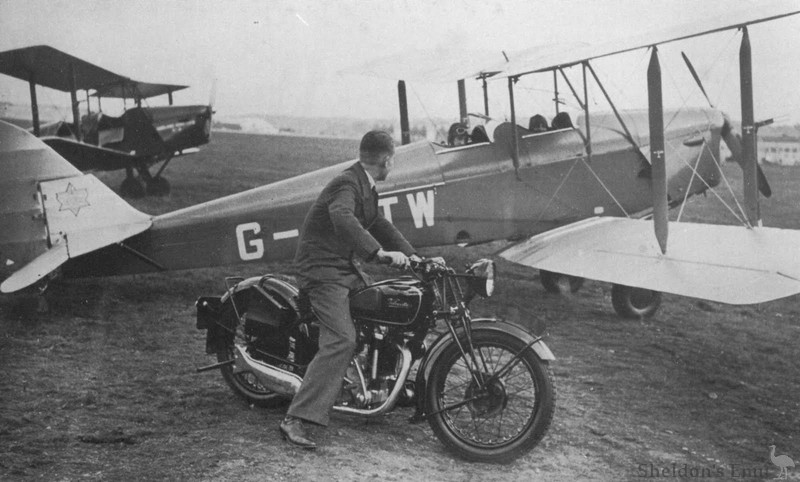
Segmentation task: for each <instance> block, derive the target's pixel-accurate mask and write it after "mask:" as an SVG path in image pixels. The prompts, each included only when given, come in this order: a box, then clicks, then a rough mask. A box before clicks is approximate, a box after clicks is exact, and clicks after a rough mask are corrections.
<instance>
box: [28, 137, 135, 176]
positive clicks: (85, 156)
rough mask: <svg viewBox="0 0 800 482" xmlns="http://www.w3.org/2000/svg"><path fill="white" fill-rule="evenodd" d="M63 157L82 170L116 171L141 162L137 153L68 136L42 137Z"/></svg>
mask: <svg viewBox="0 0 800 482" xmlns="http://www.w3.org/2000/svg"><path fill="white" fill-rule="evenodd" d="M41 139H42V141H43V142H44V143H45V144H47V145H48V146H50V148H52V149H53V150H54V151H56V152H57V153H59V154H60V155H61V157H63V158H64V159H66V160H67V161H69V162H70V164H72V165H73V166H75V167H76V168H78V169H79V170H81V171H116V170H119V169H125V168H126V167H136V166H138V165H139V163H140V162H141V159H140V158H138V157H137V156H136V155H135V154H130V153H127V152H123V151H117V150H115V149H108V148H106V147H100V146H95V145H93V144H87V143H85V142H78V141H76V140H73V139H69V138H66V137H57V136H53V137H42V138H41Z"/></svg>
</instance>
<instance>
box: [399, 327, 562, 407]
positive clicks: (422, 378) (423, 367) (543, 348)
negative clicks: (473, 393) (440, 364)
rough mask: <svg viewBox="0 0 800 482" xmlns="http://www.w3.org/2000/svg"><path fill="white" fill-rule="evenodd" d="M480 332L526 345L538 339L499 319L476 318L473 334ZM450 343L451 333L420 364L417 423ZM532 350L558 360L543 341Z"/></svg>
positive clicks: (543, 358)
mask: <svg viewBox="0 0 800 482" xmlns="http://www.w3.org/2000/svg"><path fill="white" fill-rule="evenodd" d="M479 331H500V332H504V333H508V334H509V335H511V336H514V337H516V338H519V339H520V340H522V342H523V343H525V344H528V343H531V342H534V340H536V339H537V338H538V337H537V336H535V335H533V334H531V333H529V332H528V331H527V330H525V329H524V328H522V327H521V326H519V325H515V324H513V323H509V322H507V321H504V320H500V319H497V318H474V319H473V320H472V333H477V332H479ZM463 332H464V329H463V328H460V329H457V330H456V333H457V334H458V335H459V338H461V335H462V334H463ZM450 343H453V335H452V334H451V333H449V332H448V333H445V334H443V335H442V336H440V337H439V338H437V339H436V341H434V342H433V345H432V346H431V347H430V348H429V349H428V351H427V353H426V354H425V358H423V360H422V361H421V362H420V365H419V368H418V369H417V376H416V379H415V381H414V388H415V391H416V413H415V414H414V416H413V417H412V419H413V420H415V421H422V420H424V419H425V416H426V414H425V398H426V393H425V392H426V390H427V387H428V378H429V377H430V373H431V370H432V369H433V366H434V365H435V364H436V361H437V360H438V359H439V357H440V356H441V355H442V353H443V352H444V349H445V348H446V347H447V346H448V345H449V344H450ZM531 349H533V351H534V353H536V356H538V357H539V359H540V360H544V361H551V360H555V359H556V357H555V356H554V355H553V352H552V351H550V348H548V347H547V345H545V343H544V341H542V340H538V341H536V342H535V343H533V345H531Z"/></svg>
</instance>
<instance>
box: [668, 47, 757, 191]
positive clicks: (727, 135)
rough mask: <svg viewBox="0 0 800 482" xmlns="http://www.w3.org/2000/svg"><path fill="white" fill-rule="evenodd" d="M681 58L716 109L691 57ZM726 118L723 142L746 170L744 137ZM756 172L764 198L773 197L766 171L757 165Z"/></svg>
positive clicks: (711, 105) (724, 115)
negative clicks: (734, 129)
mask: <svg viewBox="0 0 800 482" xmlns="http://www.w3.org/2000/svg"><path fill="white" fill-rule="evenodd" d="M681 56H682V57H683V61H684V62H685V63H686V67H688V68H689V72H690V73H691V74H692V77H693V78H694V81H695V82H696V83H697V86H698V87H700V91H701V92H702V93H703V97H705V98H706V102H708V105H709V107H711V108H712V109H713V108H714V104H713V103H712V102H711V99H709V98H708V94H707V93H706V89H705V88H704V87H703V82H702V81H701V80H700V76H699V75H697V71H696V70H695V69H694V66H693V65H692V62H691V61H690V60H689V57H687V56H686V54H685V53H684V52H681ZM723 117H724V118H725V122H723V124H722V133H721V134H722V140H723V141H724V142H725V145H726V146H728V149H730V151H731V157H732V158H733V160H734V161H735V162H736V163H737V164H739V166H741V167H742V169H744V164H743V163H744V158H743V157H742V136H741V135H740V134H736V133H734V132H733V124H732V123H731V120H730V119H729V118H728V116H727V115H726V114H723ZM770 123H771V120H770V121H764V122H759V123H757V125H758V126H761V125H766V124H770ZM756 170H757V171H758V190H759V192H761V194H762V195H764V197H770V196H772V188H771V187H770V186H769V182H768V181H767V176H766V175H765V174H764V171H763V170H762V169H761V166H760V165H759V164H758V163H756Z"/></svg>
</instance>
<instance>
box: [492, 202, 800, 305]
mask: <svg viewBox="0 0 800 482" xmlns="http://www.w3.org/2000/svg"><path fill="white" fill-rule="evenodd" d="M669 229H670V231H669V246H668V248H667V253H666V254H661V250H660V249H659V247H658V243H657V241H656V238H655V236H654V234H653V226H652V221H646V220H639V219H627V218H612V217H602V218H590V219H586V220H583V221H580V222H577V223H573V224H570V225H567V226H564V227H561V228H558V229H555V230H552V231H548V232H546V233H543V234H540V235H537V236H534V237H532V238H530V239H529V240H527V241H524V242H522V243H519V244H517V245H515V246H512V247H511V248H508V249H507V250H505V251H503V252H502V253H500V256H501V257H503V258H505V259H508V260H509V261H513V262H516V263H520V264H523V265H526V266H531V267H534V268H538V269H543V270H547V271H553V272H556V273H563V274H568V275H572V276H580V277H584V278H590V279H596V280H600V281H607V282H610V283H615V284H621V285H626V286H634V287H640V288H646V289H650V290H654V291H662V292H665V293H673V294H677V295H682V296H690V297H694V298H702V299H707V300H711V301H717V302H721V303H729V304H734V305H743V304H753V303H763V302H766V301H772V300H775V299H778V298H783V297H786V296H791V295H794V294H797V293H800V231H796V230H790V229H778V228H764V227H759V228H753V229H748V228H744V227H740V226H719V225H710V224H695V223H670V227H669Z"/></svg>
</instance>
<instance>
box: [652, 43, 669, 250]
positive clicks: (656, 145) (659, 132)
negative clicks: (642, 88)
mask: <svg viewBox="0 0 800 482" xmlns="http://www.w3.org/2000/svg"><path fill="white" fill-rule="evenodd" d="M647 97H648V101H649V102H648V104H649V109H648V110H649V113H650V164H651V165H652V170H653V175H652V179H651V182H652V184H653V225H654V229H655V233H656V240H658V246H659V247H660V248H661V253H662V254H666V253H667V236H668V229H669V220H668V218H667V216H668V210H669V205H668V203H667V169H666V161H665V158H664V106H663V103H662V99H661V65H660V64H659V61H658V47H656V46H655V45H654V46H653V53H652V54H651V55H650V65H648V67H647Z"/></svg>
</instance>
